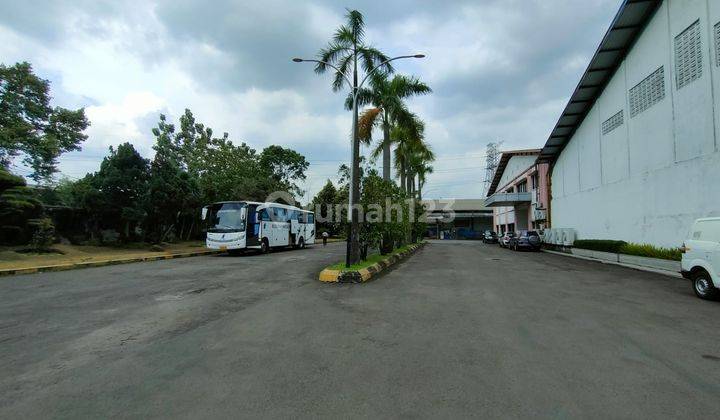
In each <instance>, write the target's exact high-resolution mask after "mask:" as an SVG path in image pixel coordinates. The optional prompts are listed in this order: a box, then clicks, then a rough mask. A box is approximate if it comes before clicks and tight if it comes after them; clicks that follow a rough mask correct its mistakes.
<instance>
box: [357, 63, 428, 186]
mask: <svg viewBox="0 0 720 420" xmlns="http://www.w3.org/2000/svg"><path fill="white" fill-rule="evenodd" d="M370 85H371V88H362V89H360V91H359V92H358V106H363V105H373V108H370V109H368V110H366V111H364V112H363V113H362V115H361V116H360V121H359V133H358V136H359V137H360V140H361V141H364V142H366V143H369V142H370V138H371V136H372V129H373V127H376V126H380V127H381V128H382V130H383V141H382V143H381V146H382V148H381V149H382V158H383V159H382V161H383V166H382V168H383V179H384V180H386V181H390V146H391V140H390V130H391V128H392V125H393V124H396V123H398V122H399V121H403V120H408V119H410V118H411V114H410V112H409V111H408V109H407V107H406V105H405V102H404V100H405V99H407V98H409V97H411V96H414V95H425V94H428V93H431V92H432V89H430V87H429V86H428V85H426V84H425V83H423V82H421V81H420V80H419V79H417V78H416V77H409V76H403V75H395V76H394V77H393V78H392V79H390V78H389V77H388V73H380V74H375V75H373V77H372V78H371V79H370ZM345 107H346V108H347V109H352V107H353V103H352V96H348V98H347V100H346V101H345Z"/></svg>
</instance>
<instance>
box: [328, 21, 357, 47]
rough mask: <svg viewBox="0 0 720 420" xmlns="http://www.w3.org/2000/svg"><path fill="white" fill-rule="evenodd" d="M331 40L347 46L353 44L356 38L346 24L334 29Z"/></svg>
mask: <svg viewBox="0 0 720 420" xmlns="http://www.w3.org/2000/svg"><path fill="white" fill-rule="evenodd" d="M333 41H335V42H337V43H339V44H343V45H346V46H348V47H350V46H352V45H355V43H356V39H355V35H354V34H353V30H352V28H351V27H348V26H347V25H341V26H340V27H339V28H337V30H336V31H335V34H334V35H333Z"/></svg>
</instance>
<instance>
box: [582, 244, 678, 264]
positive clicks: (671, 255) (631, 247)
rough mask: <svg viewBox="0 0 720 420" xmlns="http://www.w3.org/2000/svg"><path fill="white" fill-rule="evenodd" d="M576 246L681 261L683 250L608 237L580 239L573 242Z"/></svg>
mask: <svg viewBox="0 0 720 420" xmlns="http://www.w3.org/2000/svg"><path fill="white" fill-rule="evenodd" d="M573 246H574V247H575V248H581V249H589V250H592V251H602V252H612V253H614V254H625V255H635V256H638V257H649V258H660V259H663V260H673V261H680V260H681V259H682V252H681V251H680V249H679V248H662V247H657V246H654V245H650V244H635V243H627V242H625V241H613V240H608V239H579V240H577V241H575V243H574V244H573Z"/></svg>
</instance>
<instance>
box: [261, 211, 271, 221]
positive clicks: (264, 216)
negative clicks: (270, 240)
mask: <svg viewBox="0 0 720 420" xmlns="http://www.w3.org/2000/svg"><path fill="white" fill-rule="evenodd" d="M260 219H261V220H263V221H266V222H269V221H270V215H269V214H268V209H262V210H261V211H260Z"/></svg>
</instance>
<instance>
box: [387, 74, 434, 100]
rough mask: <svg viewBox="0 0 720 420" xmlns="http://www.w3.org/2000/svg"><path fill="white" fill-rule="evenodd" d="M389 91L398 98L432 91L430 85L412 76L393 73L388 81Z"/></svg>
mask: <svg viewBox="0 0 720 420" xmlns="http://www.w3.org/2000/svg"><path fill="white" fill-rule="evenodd" d="M390 91H391V92H393V93H394V94H395V95H396V96H398V97H400V98H408V97H410V96H415V95H426V94H428V93H432V89H430V86H428V85H427V84H425V83H423V82H421V81H420V79H418V78H417V77H414V76H405V75H401V74H398V75H395V77H393V78H392V80H391V81H390Z"/></svg>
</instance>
